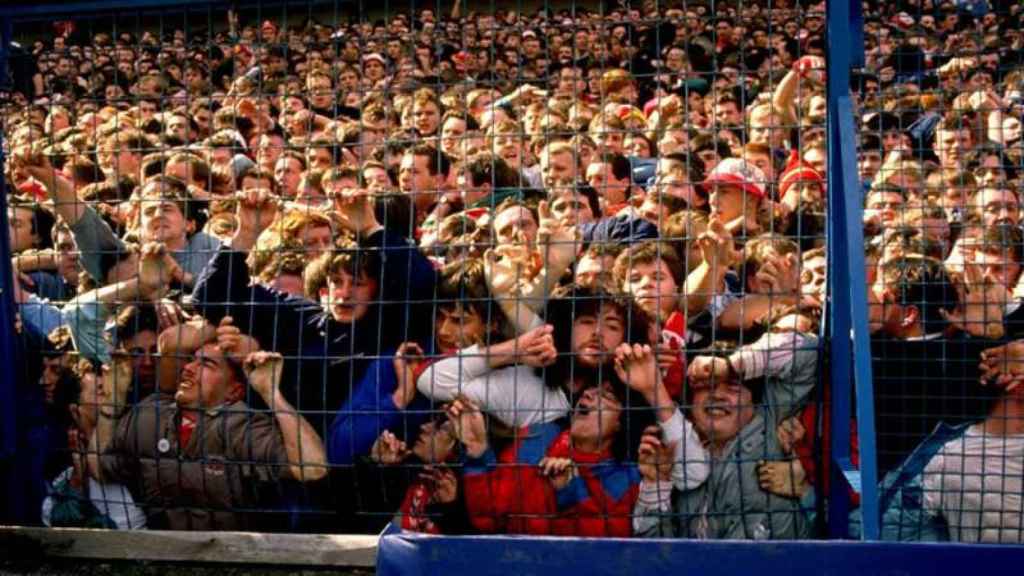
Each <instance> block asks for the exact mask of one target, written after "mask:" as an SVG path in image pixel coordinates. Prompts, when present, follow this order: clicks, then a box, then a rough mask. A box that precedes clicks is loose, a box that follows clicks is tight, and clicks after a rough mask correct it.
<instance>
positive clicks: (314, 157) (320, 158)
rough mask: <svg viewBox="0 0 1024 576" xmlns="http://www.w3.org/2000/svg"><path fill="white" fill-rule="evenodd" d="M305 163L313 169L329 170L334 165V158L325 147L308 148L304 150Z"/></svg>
mask: <svg viewBox="0 0 1024 576" xmlns="http://www.w3.org/2000/svg"><path fill="white" fill-rule="evenodd" d="M306 164H307V165H309V166H310V168H312V169H314V170H320V171H321V172H322V171H325V170H330V168H331V167H332V166H333V165H334V158H333V157H332V156H331V151H330V150H328V149H327V148H319V147H317V148H309V149H308V150H306Z"/></svg>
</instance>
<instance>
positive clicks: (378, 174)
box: [363, 166, 391, 192]
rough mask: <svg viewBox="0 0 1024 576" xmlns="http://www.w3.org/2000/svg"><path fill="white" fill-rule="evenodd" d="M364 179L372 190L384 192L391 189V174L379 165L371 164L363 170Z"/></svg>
mask: <svg viewBox="0 0 1024 576" xmlns="http://www.w3.org/2000/svg"><path fill="white" fill-rule="evenodd" d="M363 180H364V181H365V182H366V187H367V188H369V189H370V191H371V192H384V191H387V190H390V189H391V176H389V175H388V171H387V170H385V169H384V168H381V167H379V166H370V167H369V168H366V169H365V170H363Z"/></svg>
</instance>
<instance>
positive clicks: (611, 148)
mask: <svg viewBox="0 0 1024 576" xmlns="http://www.w3.org/2000/svg"><path fill="white" fill-rule="evenodd" d="M593 137H594V143H595V144H597V147H598V149H599V150H600V151H601V152H613V153H615V154H622V142H623V134H622V131H621V130H614V129H612V128H603V129H601V130H599V131H598V132H597V133H595V134H593Z"/></svg>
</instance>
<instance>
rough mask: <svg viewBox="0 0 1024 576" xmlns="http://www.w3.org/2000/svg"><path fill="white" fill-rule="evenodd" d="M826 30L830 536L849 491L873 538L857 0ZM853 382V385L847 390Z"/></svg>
mask: <svg viewBox="0 0 1024 576" xmlns="http://www.w3.org/2000/svg"><path fill="white" fill-rule="evenodd" d="M826 10H827V26H828V38H829V42H828V53H827V62H828V67H827V69H828V94H827V96H828V144H829V147H828V172H829V179H828V182H829V190H828V196H829V198H828V201H829V215H828V223H829V225H828V276H829V278H828V280H829V294H830V295H831V302H830V303H829V309H828V326H829V335H830V339H829V340H830V343H831V344H830V345H831V358H830V359H831V371H830V376H831V385H832V395H831V401H832V414H831V415H832V419H831V421H832V429H831V431H830V432H831V439H832V447H831V449H832V460H833V463H832V480H833V481H832V491H831V494H830V498H829V507H828V512H829V514H828V517H829V536H830V537H832V538H845V537H846V536H847V535H848V522H847V518H848V517H849V512H850V502H849V496H848V493H847V491H846V490H844V489H843V488H844V487H845V486H847V485H849V486H851V487H852V488H853V489H854V490H856V491H858V492H860V496H861V500H860V508H861V510H862V514H863V527H862V530H861V535H862V536H861V537H862V538H863V539H865V540H877V539H878V538H879V533H880V526H879V521H880V518H879V504H878V470H877V466H878V464H877V455H876V452H875V414H874V409H875V403H874V390H873V387H872V379H871V343H870V339H869V330H868V307H867V292H866V290H865V282H866V280H865V273H864V231H863V225H862V202H861V187H860V181H859V178H858V174H857V163H856V149H857V148H856V141H855V127H854V111H853V103H852V101H851V99H850V69H851V67H852V66H854V65H857V64H861V63H863V59H864V45H863V17H862V15H861V5H860V2H859V0H852V1H851V0H830V1H829V2H828V3H827V8H826ZM851 384H853V386H852V387H851ZM853 390H855V391H856V400H857V436H858V441H859V447H860V454H859V456H860V462H859V463H860V469H859V470H856V469H855V468H854V467H853V464H852V459H851V454H850V429H849V426H847V424H846V423H847V422H849V421H850V415H851V410H850V402H851V399H852V398H853V394H851V391H853Z"/></svg>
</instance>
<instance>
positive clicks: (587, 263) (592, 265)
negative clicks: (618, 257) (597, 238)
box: [574, 254, 615, 286]
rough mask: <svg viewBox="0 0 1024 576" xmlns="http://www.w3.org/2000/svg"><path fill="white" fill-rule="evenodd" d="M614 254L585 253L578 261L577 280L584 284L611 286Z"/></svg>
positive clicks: (578, 282)
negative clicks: (597, 254) (592, 254)
mask: <svg viewBox="0 0 1024 576" xmlns="http://www.w3.org/2000/svg"><path fill="white" fill-rule="evenodd" d="M614 265H615V257H614V256H599V257H595V256H591V255H590V254H584V255H583V256H582V257H580V260H579V262H577V263H576V274H575V278H574V279H575V280H576V283H577V284H580V285H582V286H610V285H611V282H612V267H613V266H614Z"/></svg>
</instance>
